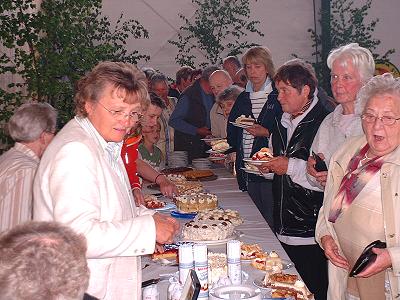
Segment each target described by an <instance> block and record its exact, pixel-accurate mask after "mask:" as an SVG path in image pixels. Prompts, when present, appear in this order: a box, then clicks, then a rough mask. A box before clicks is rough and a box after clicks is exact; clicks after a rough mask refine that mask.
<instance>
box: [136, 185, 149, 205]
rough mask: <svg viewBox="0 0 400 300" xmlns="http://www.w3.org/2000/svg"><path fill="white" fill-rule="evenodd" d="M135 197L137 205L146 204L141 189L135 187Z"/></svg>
mask: <svg viewBox="0 0 400 300" xmlns="http://www.w3.org/2000/svg"><path fill="white" fill-rule="evenodd" d="M133 197H134V199H135V203H136V205H137V206H140V205H145V203H146V202H145V201H144V196H143V193H142V191H141V190H140V189H136V188H135V189H133Z"/></svg>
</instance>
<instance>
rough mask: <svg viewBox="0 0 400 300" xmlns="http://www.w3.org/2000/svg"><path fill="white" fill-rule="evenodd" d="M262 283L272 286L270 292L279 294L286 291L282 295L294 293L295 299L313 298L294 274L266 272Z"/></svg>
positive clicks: (306, 299)
mask: <svg viewBox="0 0 400 300" xmlns="http://www.w3.org/2000/svg"><path fill="white" fill-rule="evenodd" d="M263 283H264V285H265V286H267V287H270V288H272V293H275V294H280V295H282V294H284V293H286V294H284V297H287V296H289V295H292V294H293V293H296V296H295V298H296V299H303V300H310V299H312V298H313V294H311V292H310V291H309V290H308V288H307V287H306V285H305V284H304V282H303V281H301V280H300V279H299V278H298V276H297V275H295V274H284V273H275V274H269V273H268V272H267V274H266V275H265V278H264V282H263Z"/></svg>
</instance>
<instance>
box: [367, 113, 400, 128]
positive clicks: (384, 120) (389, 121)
mask: <svg viewBox="0 0 400 300" xmlns="http://www.w3.org/2000/svg"><path fill="white" fill-rule="evenodd" d="M361 119H363V120H364V121H365V122H367V123H375V121H376V119H378V120H381V121H382V123H383V125H387V126H391V125H393V124H394V123H396V121H398V120H400V118H395V117H389V116H383V117H377V116H374V115H373V114H368V113H367V114H363V115H362V116H361Z"/></svg>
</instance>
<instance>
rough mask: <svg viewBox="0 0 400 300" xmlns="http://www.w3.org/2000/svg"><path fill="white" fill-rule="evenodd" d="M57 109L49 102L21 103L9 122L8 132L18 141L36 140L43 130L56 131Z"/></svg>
mask: <svg viewBox="0 0 400 300" xmlns="http://www.w3.org/2000/svg"><path fill="white" fill-rule="evenodd" d="M56 125H57V111H56V110H55V109H54V107H52V106H51V105H50V104H48V103H34V102H31V103H25V104H23V105H21V106H20V107H19V108H18V109H17V110H16V111H15V113H14V115H13V116H12V117H11V118H10V121H9V122H8V124H7V127H8V133H9V134H10V136H11V137H12V139H13V140H14V141H16V142H33V141H36V140H37V139H38V138H39V137H40V135H41V134H42V133H43V132H52V133H54V132H55V130H56Z"/></svg>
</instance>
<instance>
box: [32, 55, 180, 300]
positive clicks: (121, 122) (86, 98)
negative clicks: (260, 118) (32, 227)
mask: <svg viewBox="0 0 400 300" xmlns="http://www.w3.org/2000/svg"><path fill="white" fill-rule="evenodd" d="M147 99H148V94H147V89H146V83H145V79H144V76H143V74H142V73H141V72H139V71H138V70H137V69H136V68H135V67H134V66H133V65H130V64H125V63H114V62H102V63H100V64H98V65H97V66H96V67H95V68H94V69H93V70H92V71H91V72H89V73H88V74H87V75H86V76H84V77H83V78H82V79H81V80H80V81H79V83H78V89H77V93H76V95H75V101H76V107H77V108H76V112H77V116H76V117H75V118H74V119H73V120H71V121H70V122H68V124H67V125H65V127H64V128H63V129H62V130H61V131H60V132H59V133H58V134H57V136H56V138H55V139H54V140H53V142H52V143H51V144H50V146H49V147H48V148H47V151H46V152H45V153H44V155H43V157H42V160H41V163H40V165H39V168H38V171H37V174H36V178H35V183H34V219H36V220H42V221H57V222H60V223H63V224H66V225H68V226H70V227H71V228H72V229H74V230H75V231H77V232H78V233H82V234H83V235H84V236H85V237H86V239H87V245H88V251H87V258H88V265H89V269H90V281H89V288H88V291H87V292H88V293H89V294H91V295H93V296H95V297H97V298H99V299H110V300H114V299H118V300H125V299H126V300H128V299H129V300H132V299H137V300H139V299H141V281H142V280H141V265H140V256H141V255H144V254H149V253H152V252H153V251H154V248H155V245H156V242H158V243H160V244H163V243H166V242H171V241H172V239H173V236H174V234H175V232H176V231H177V229H178V224H177V222H176V221H175V220H174V219H172V218H170V217H165V216H161V215H159V214H157V213H156V214H154V212H153V211H150V210H148V209H145V208H144V207H143V206H141V207H136V205H135V201H134V200H133V196H132V192H131V189H130V186H129V181H128V177H127V174H126V171H125V167H124V165H123V162H122V159H121V156H120V151H121V147H122V141H123V139H124V137H125V135H126V134H127V133H128V132H129V131H130V129H131V128H132V127H134V126H136V125H137V122H138V120H139V118H140V114H141V106H142V105H146V102H147ZM157 177H158V176H157ZM157 177H156V178H155V180H156V179H157Z"/></svg>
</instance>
